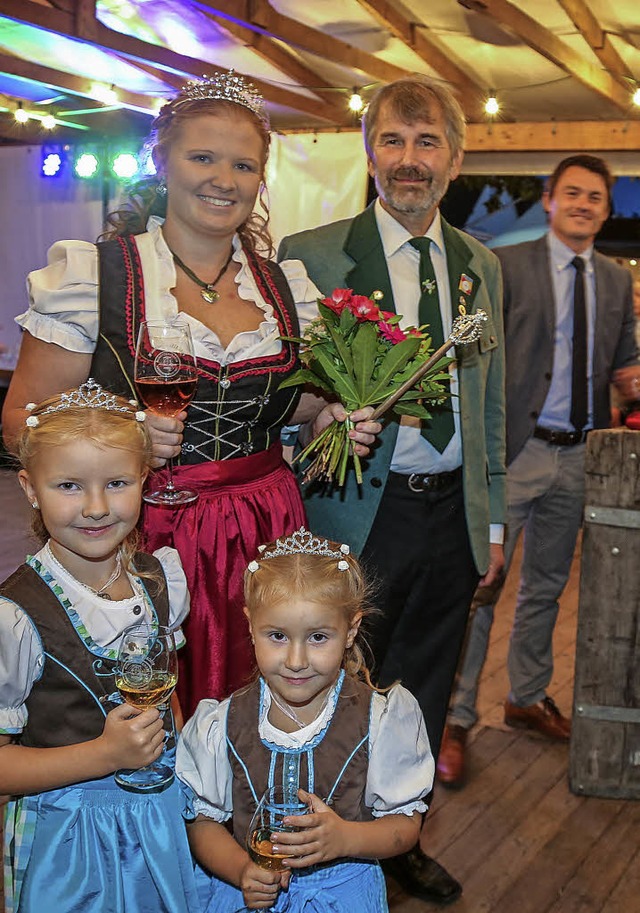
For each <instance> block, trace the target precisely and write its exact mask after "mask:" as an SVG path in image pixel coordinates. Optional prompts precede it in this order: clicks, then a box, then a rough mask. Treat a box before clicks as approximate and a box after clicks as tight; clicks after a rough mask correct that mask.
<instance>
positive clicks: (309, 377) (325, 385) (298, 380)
mask: <svg viewBox="0 0 640 913" xmlns="http://www.w3.org/2000/svg"><path fill="white" fill-rule="evenodd" d="M302 384H311V385H312V386H314V387H320V389H321V390H326V391H327V393H333V384H331V383H330V382H329V381H328V380H326V379H325V378H324V377H321V376H320V374H317V373H315V372H314V371H310V370H309V369H308V368H301V369H300V370H299V371H296V372H295V374H292V375H291V377H287V379H286V380H283V381H282V383H281V384H280V385H279V386H278V390H284V389H285V387H298V386H300V385H302Z"/></svg>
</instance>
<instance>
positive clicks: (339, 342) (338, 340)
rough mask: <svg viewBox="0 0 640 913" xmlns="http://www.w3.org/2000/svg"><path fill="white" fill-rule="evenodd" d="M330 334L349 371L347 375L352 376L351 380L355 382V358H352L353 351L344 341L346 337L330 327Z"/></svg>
mask: <svg viewBox="0 0 640 913" xmlns="http://www.w3.org/2000/svg"><path fill="white" fill-rule="evenodd" d="M329 332H330V333H331V338H332V340H333V343H334V345H335V347H336V352H337V353H338V356H339V357H340V358H341V359H342V361H343V363H344V366H345V368H346V370H347V373H348V374H349V375H350V376H351V379H352V380H353V381H355V377H354V373H353V358H352V357H351V349H350V348H349V346H348V345H347V344H346V343H345V341H344V336H343V335H342V333H341V332H340V330H337V329H334V328H333V327H329Z"/></svg>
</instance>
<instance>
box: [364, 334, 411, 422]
mask: <svg viewBox="0 0 640 913" xmlns="http://www.w3.org/2000/svg"><path fill="white" fill-rule="evenodd" d="M419 348H420V340H419V339H418V338H417V337H415V336H412V337H411V338H409V339H405V340H404V342H399V343H398V344H397V345H395V346H394V347H393V349H391V351H390V352H389V353H388V354H387V356H386V358H385V359H384V362H383V364H382V370H381V371H380V373H379V374H378V377H377V378H376V382H375V384H373V385H372V386H371V387H370V389H369V390H368V391H367V396H366V400H365V401H363V405H372V404H373V403H377V402H379V401H380V397H381V396H382V398H383V399H384V398H385V397H384V390H385V388H386V387H388V386H389V384H390V382H391V381H392V379H393V378H394V376H395V374H396V373H397V372H398V371H401V370H402V369H403V368H404V366H405V365H406V364H407V362H408V361H409V359H411V358H413V357H414V356H415V355H416V353H417V351H418V349H419Z"/></svg>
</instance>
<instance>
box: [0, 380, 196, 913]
mask: <svg viewBox="0 0 640 913" xmlns="http://www.w3.org/2000/svg"><path fill="white" fill-rule="evenodd" d="M143 419H144V413H141V412H136V407H135V406H132V405H131V404H130V403H128V402H127V401H126V400H123V399H120V398H118V397H114V396H111V395H110V394H108V393H106V391H104V390H102V388H100V387H99V385H97V384H95V383H93V382H92V381H91V380H89V381H88V382H87V383H86V384H83V385H82V386H81V387H80V388H78V389H77V390H73V391H69V392H68V393H66V394H61V395H60V396H56V397H54V398H52V399H51V400H48V401H47V402H45V403H43V404H41V405H40V406H37V407H34V408H33V409H32V411H31V414H30V416H29V418H28V419H27V426H26V427H25V429H24V432H23V434H22V437H21V440H20V442H19V456H20V461H21V463H22V467H23V468H22V470H21V471H20V473H19V481H20V484H21V485H22V488H23V489H24V491H25V494H26V495H27V497H28V498H29V501H30V502H31V505H32V507H33V508H34V510H35V511H37V514H36V521H37V522H36V524H35V525H36V526H40V527H41V529H40V532H41V533H43V539H44V540H45V541H44V546H43V548H42V549H41V550H40V551H39V552H38V553H37V554H35V555H32V556H29V557H28V558H27V560H26V563H25V564H24V565H22V566H21V567H20V568H18V570H17V571H16V572H15V573H14V574H12V576H11V577H9V578H8V580H5V581H4V583H3V584H2V585H1V586H0V792H1V793H5V794H9V795H11V796H12V799H11V801H10V802H9V803H8V805H7V806H6V809H5V835H4V836H5V852H4V859H5V904H6V906H5V909H6V910H7V911H9V913H41V911H45V910H51V911H52V913H53V911H55V913H72V911H74V913H75V911H78V913H197V911H198V909H199V907H198V899H197V893H196V889H195V880H194V874H193V864H192V861H191V857H190V853H189V847H188V842H187V837H186V829H185V825H184V820H183V817H182V815H183V811H184V802H183V795H184V793H183V790H182V789H181V788H180V786H179V784H178V782H177V781H174V782H173V783H172V784H170V785H169V786H167V787H166V788H165V789H163V790H161V791H160V792H155V793H148V794H143V793H135V792H130V791H125V790H124V789H122V788H121V787H120V786H118V785H117V784H116V782H115V780H114V778H113V773H114V772H115V771H116V770H118V769H119V768H139V767H143V766H145V765H147V764H149V763H151V762H152V761H154V760H155V759H156V758H157V757H158V756H159V755H160V754H161V752H162V749H163V744H164V740H165V730H164V724H163V720H162V718H161V716H160V713H159V712H158V710H157V709H149V710H145V711H139V710H136V709H134V708H133V707H131V706H129V705H126V704H124V705H119V706H115V708H114V709H111V710H110V709H109V708H110V707H113V703H111V701H112V700H113V699H115V698H116V697H117V696H116V694H115V693H114V692H115V683H114V674H113V672H114V666H115V660H116V658H117V653H118V646H119V643H120V640H121V636H122V632H123V631H124V630H125V629H126V628H128V627H129V626H131V625H133V624H134V623H135V622H137V621H140V620H145V619H146V620H149V621H151V622H152V624H157V625H163V626H167V625H168V626H169V627H173V628H174V629H176V632H177V633H176V639H177V640H178V642H179V643H180V641H182V640H183V638H182V635H181V632H180V629H179V626H180V624H181V622H182V621H183V620H184V618H185V616H186V614H187V612H188V610H189V595H188V592H187V587H186V582H185V577H184V573H183V571H182V567H181V564H180V560H179V558H178V555H177V552H175V551H174V550H173V549H169V548H164V549H160V550H159V551H158V552H157V553H156V555H155V556H152V555H144V554H142V553H140V552H137V551H136V548H135V542H136V535H135V526H136V523H137V520H138V515H139V513H140V504H141V492H142V485H143V482H144V480H145V477H146V475H147V472H148V469H149V466H150V460H151V444H150V441H149V437H148V435H147V433H146V431H145V426H144V422H143ZM40 521H41V522H40Z"/></svg>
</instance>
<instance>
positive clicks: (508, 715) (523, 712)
mask: <svg viewBox="0 0 640 913" xmlns="http://www.w3.org/2000/svg"><path fill="white" fill-rule="evenodd" d="M504 721H505V723H506V724H507V726H513V727H514V728H515V729H533V730H535V732H539V733H540V734H541V735H544V736H546V737H547V738H548V739H555V740H556V741H558V742H568V741H569V736H570V735H571V720H569V719H567V717H566V716H563V715H562V714H561V713H560V711H559V710H558V708H557V707H556V704H555V702H554V701H553V700H552V699H551V698H550V697H545V698H544V700H542V701H540V702H539V703H537V704H529V706H528V707H517V706H516V705H515V704H512V703H511V701H505V702H504Z"/></svg>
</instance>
